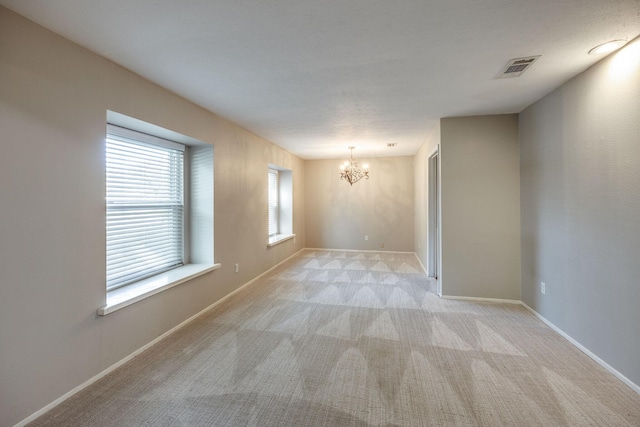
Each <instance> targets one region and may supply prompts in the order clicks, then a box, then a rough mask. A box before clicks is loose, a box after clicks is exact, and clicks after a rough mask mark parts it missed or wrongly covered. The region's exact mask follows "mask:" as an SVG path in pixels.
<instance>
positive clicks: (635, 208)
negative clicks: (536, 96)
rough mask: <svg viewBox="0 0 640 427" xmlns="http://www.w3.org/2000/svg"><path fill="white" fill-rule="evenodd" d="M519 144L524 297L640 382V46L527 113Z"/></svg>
mask: <svg viewBox="0 0 640 427" xmlns="http://www.w3.org/2000/svg"><path fill="white" fill-rule="evenodd" d="M520 143H521V149H520V151H521V171H522V178H521V195H522V299H523V301H524V302H525V303H526V304H528V305H529V306H531V307H532V308H534V309H535V310H536V311H537V312H539V313H540V314H542V316H544V317H545V318H547V319H548V320H549V321H551V322H552V323H554V324H555V325H556V326H557V327H558V328H560V329H561V330H563V331H564V332H566V333H567V334H568V335H570V336H571V337H572V338H573V339H575V340H576V341H577V342H579V343H580V344H582V345H583V346H585V347H586V348H588V349H589V350H590V351H592V352H593V353H595V354H596V355H597V356H598V357H600V358H601V359H602V360H604V361H605V362H606V363H608V364H609V365H611V366H612V367H613V368H614V369H616V370H618V371H619V372H620V373H621V374H622V375H623V376H625V377H626V378H628V379H629V380H631V381H633V382H634V383H635V384H640V310H639V309H638V306H639V303H640V279H639V278H640V39H636V40H635V41H634V42H632V43H629V45H627V46H626V47H624V48H623V49H621V50H620V51H619V52H617V53H614V54H612V55H611V56H609V57H608V58H605V59H604V60H602V61H601V62H599V63H597V64H595V65H594V66H593V67H591V68H590V69H588V70H587V71H585V72H584V73H583V74H581V75H578V76H577V77H575V78H573V79H571V80H570V81H569V82H567V83H566V84H564V85H563V86H562V87H560V88H559V89H557V90H555V91H554V92H552V93H551V94H549V95H547V96H546V97H545V98H543V99H542V100H540V101H539V102H537V103H535V104H534V105H532V106H530V107H529V108H527V109H526V110H525V111H523V112H522V113H521V115H520ZM540 282H545V284H546V293H545V294H544V295H543V294H542V293H541V292H540Z"/></svg>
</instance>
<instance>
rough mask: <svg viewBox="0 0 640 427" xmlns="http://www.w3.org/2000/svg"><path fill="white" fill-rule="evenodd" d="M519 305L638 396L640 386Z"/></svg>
mask: <svg viewBox="0 0 640 427" xmlns="http://www.w3.org/2000/svg"><path fill="white" fill-rule="evenodd" d="M520 304H521V305H522V306H523V307H524V308H526V309H527V310H529V311H530V312H531V313H532V314H533V315H534V316H536V317H537V318H538V319H540V320H541V321H542V322H543V323H544V324H545V325H547V326H548V327H550V328H551V329H553V330H554V331H555V332H557V333H558V334H560V336H562V337H563V338H564V339H566V340H567V341H569V342H570V343H571V344H573V345H574V346H576V347H577V348H578V350H580V351H581V352H583V353H584V354H586V355H587V356H589V357H590V358H591V359H593V361H594V362H596V363H597V364H598V365H600V366H602V367H603V368H604V369H606V370H607V371H609V372H610V373H611V374H613V375H614V376H615V377H616V378H618V379H619V380H620V381H622V382H623V383H625V384H626V385H627V386H629V388H631V390H633V391H635V392H636V393H638V394H640V386H638V385H637V384H635V383H634V382H633V381H631V380H630V379H629V378H627V377H625V376H624V375H622V374H621V373H620V372H618V371H617V370H615V369H614V368H613V367H612V366H611V365H609V364H608V363H607V362H605V361H604V360H602V359H600V358H599V357H598V356H596V355H595V354H594V353H592V352H591V351H590V350H589V349H588V348H586V347H585V346H583V345H582V344H580V343H579V342H578V341H576V340H575V339H573V338H571V336H569V335H568V334H567V333H566V332H564V331H563V330H562V329H560V328H558V327H557V326H556V325H554V324H553V323H551V322H550V321H549V320H547V319H546V318H545V317H543V316H542V315H541V314H540V313H538V312H537V311H535V310H534V309H533V308H531V307H529V306H528V305H527V304H525V303H524V302H522V301H521V302H520Z"/></svg>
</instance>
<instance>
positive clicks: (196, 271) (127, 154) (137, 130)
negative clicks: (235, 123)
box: [98, 111, 220, 316]
mask: <svg viewBox="0 0 640 427" xmlns="http://www.w3.org/2000/svg"><path fill="white" fill-rule="evenodd" d="M107 122H108V123H109V124H107V135H106V143H105V168H106V190H107V193H106V204H107V209H106V211H107V216H106V260H105V263H106V286H105V289H106V301H105V302H106V304H105V305H104V306H102V307H100V308H99V309H98V314H99V315H101V316H104V315H107V314H109V313H112V312H114V311H116V310H119V309H121V308H124V307H126V306H128V305H131V304H134V303H136V302H137V301H141V300H143V299H145V298H148V297H150V296H152V295H155V294H157V293H159V292H162V291H164V290H166V289H169V288H172V287H174V286H177V285H180V284H181V283H188V282H189V281H191V280H192V279H194V278H196V277H198V276H200V275H202V274H205V273H208V272H210V271H212V270H215V269H217V268H220V264H216V263H214V258H213V248H214V245H213V178H214V176H213V163H214V162H213V160H214V158H213V145H212V144H210V143H206V142H203V141H199V140H197V139H194V138H191V137H189V136H186V135H183V134H180V133H177V132H173V131H171V130H168V129H164V128H161V127H159V126H156V125H153V124H151V123H147V122H144V121H142V120H138V119H135V118H133V117H129V116H125V115H124V114H120V113H116V112H114V111H107Z"/></svg>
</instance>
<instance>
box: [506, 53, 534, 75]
mask: <svg viewBox="0 0 640 427" xmlns="http://www.w3.org/2000/svg"><path fill="white" fill-rule="evenodd" d="M538 58H540V55H536V56H527V57H526V58H515V59H510V60H509V62H508V63H507V65H505V67H504V68H503V69H502V71H500V74H498V76H497V77H496V78H498V79H505V78H508V77H518V76H519V75H520V74H522V73H524V72H525V71H527V70H528V69H529V68H530V67H531V65H532V64H533V63H534V62H536V60H537V59H538Z"/></svg>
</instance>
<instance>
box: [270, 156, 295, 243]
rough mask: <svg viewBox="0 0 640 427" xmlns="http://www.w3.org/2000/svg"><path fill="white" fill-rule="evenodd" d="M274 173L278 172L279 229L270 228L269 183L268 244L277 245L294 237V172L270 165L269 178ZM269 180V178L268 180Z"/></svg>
mask: <svg viewBox="0 0 640 427" xmlns="http://www.w3.org/2000/svg"><path fill="white" fill-rule="evenodd" d="M272 173H277V177H278V178H277V198H276V202H277V210H276V217H277V220H276V221H277V231H276V233H275V234H273V233H272V230H269V228H270V227H269V219H270V217H271V209H272V206H271V202H272V200H271V198H270V197H269V193H270V191H269V188H270V185H269V184H267V234H268V242H267V246H268V247H271V246H275V245H278V244H280V243H283V242H285V241H287V240H290V239H294V238H295V237H296V235H295V234H294V233H293V172H292V171H291V170H290V169H287V168H283V167H281V166H276V165H269V171H268V174H269V175H267V178H268V177H269V176H270V174H272ZM267 181H268V180H267Z"/></svg>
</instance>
